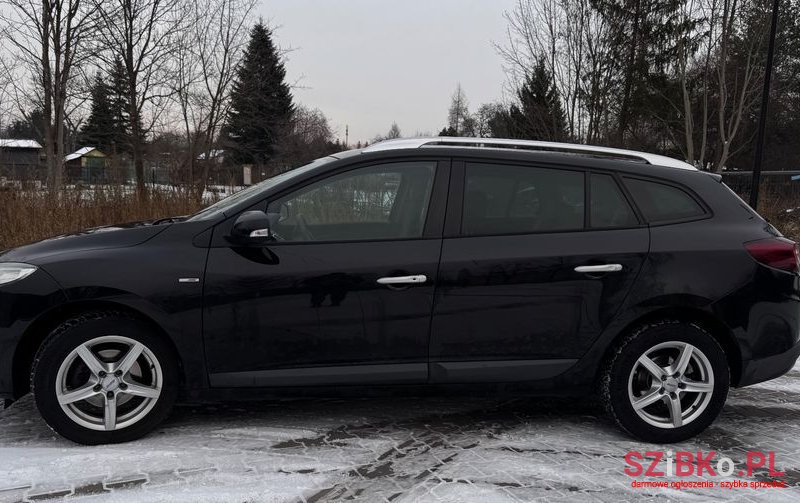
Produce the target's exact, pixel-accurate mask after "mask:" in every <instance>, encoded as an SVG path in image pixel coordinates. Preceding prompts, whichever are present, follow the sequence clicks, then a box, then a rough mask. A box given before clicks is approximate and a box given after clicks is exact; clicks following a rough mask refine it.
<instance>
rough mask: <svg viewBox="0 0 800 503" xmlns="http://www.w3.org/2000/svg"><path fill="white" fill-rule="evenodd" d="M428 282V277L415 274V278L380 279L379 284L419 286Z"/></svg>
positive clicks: (395, 277)
mask: <svg viewBox="0 0 800 503" xmlns="http://www.w3.org/2000/svg"><path fill="white" fill-rule="evenodd" d="M426 281H428V277H427V276H425V275H424V274H415V275H413V276H387V277H385V278H378V284H381V285H419V284H421V283H425V282H426Z"/></svg>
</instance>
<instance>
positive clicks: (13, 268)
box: [0, 262, 36, 285]
mask: <svg viewBox="0 0 800 503" xmlns="http://www.w3.org/2000/svg"><path fill="white" fill-rule="evenodd" d="M35 270H36V266H35V265H30V264H20V263H19V262H0V285H5V284H6V283H11V282H12V281H17V280H18V279H22V278H27V277H28V276H30V275H31V274H33V272H34V271H35Z"/></svg>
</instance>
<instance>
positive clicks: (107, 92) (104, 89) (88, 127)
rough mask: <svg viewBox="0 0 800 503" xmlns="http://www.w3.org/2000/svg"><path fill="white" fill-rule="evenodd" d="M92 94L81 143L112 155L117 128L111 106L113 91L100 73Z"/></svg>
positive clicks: (91, 91) (96, 78)
mask: <svg viewBox="0 0 800 503" xmlns="http://www.w3.org/2000/svg"><path fill="white" fill-rule="evenodd" d="M90 94H91V111H90V112H89V119H88V120H87V121H86V124H85V125H84V126H83V128H82V129H81V133H80V143H81V144H82V146H92V147H95V148H98V149H100V150H101V151H103V152H105V153H108V154H110V153H112V145H113V144H114V141H115V131H116V128H117V122H116V118H115V117H114V110H113V107H112V105H111V103H112V94H113V90H112V89H111V86H109V85H108V83H107V82H106V80H105V79H104V78H103V76H102V75H101V74H100V73H99V72H98V73H97V75H95V78H94V83H93V84H92V88H91V90H90Z"/></svg>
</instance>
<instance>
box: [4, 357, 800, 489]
mask: <svg viewBox="0 0 800 503" xmlns="http://www.w3.org/2000/svg"><path fill="white" fill-rule="evenodd" d="M671 448H672V449H674V450H675V451H681V450H682V451H694V452H696V451H704V452H708V451H712V450H713V451H717V453H718V456H724V457H729V458H731V459H733V460H734V461H735V462H736V463H737V470H738V468H739V467H742V466H743V462H744V460H745V457H746V452H747V451H774V452H775V459H776V463H775V464H776V468H777V469H778V470H780V471H784V472H785V475H784V476H782V477H778V479H779V480H782V481H783V482H785V483H786V484H787V485H788V486H789V487H788V488H758V489H752V488H746V489H727V488H721V487H715V488H712V489H696V488H692V489H680V490H679V489H672V488H634V487H632V486H631V483H632V482H633V481H634V480H637V481H648V480H649V481H659V480H660V481H668V482H674V481H679V480H691V481H696V480H704V479H701V478H698V477H695V476H692V477H676V476H673V477H661V478H648V477H636V478H632V477H629V476H627V475H625V473H624V472H623V470H624V469H625V467H626V466H627V465H626V464H625V460H624V456H625V454H626V453H627V452H628V451H664V450H666V447H664V446H655V445H650V444H642V443H640V442H636V441H633V440H631V439H629V438H627V437H625V436H624V435H622V434H621V433H620V432H619V431H617V429H616V428H614V427H613V426H612V425H610V424H608V423H607V422H606V421H605V420H603V419H598V418H597V417H596V412H595V410H594V409H593V408H592V407H591V406H588V405H570V404H569V403H568V402H564V401H551V400H532V399H516V400H502V401H501V400H490V399H469V398H452V399H449V398H420V399H411V398H401V399H397V398H394V399H370V400H366V399H365V400H325V401H294V402H270V403H260V404H225V405H219V406H213V407H212V406H205V407H200V408H197V407H181V408H179V409H178V410H177V411H176V413H175V414H174V415H173V417H172V419H171V420H170V421H169V422H168V423H166V424H165V425H163V426H162V427H161V428H160V429H159V430H158V431H157V432H156V433H154V434H152V435H150V436H148V437H146V438H145V439H143V440H140V441H137V442H133V443H129V444H124V445H119V446H111V447H81V446H77V445H75V444H72V443H70V442H68V441H65V440H63V439H61V438H59V437H57V436H55V435H54V434H53V433H52V432H51V431H50V430H49V429H48V427H47V426H46V425H45V424H44V423H43V422H42V420H41V419H40V418H39V416H38V414H37V412H36V411H35V408H34V406H33V403H32V400H31V399H30V397H26V398H24V399H23V400H21V401H19V402H17V403H16V404H14V405H13V406H12V407H11V408H10V409H8V410H5V411H2V412H0V502H6V501H8V502H16V501H37V500H43V499H45V500H49V501H52V500H59V499H67V500H69V501H75V500H79V501H120V502H121V501H126V502H127V501H169V502H170V503H174V502H179V501H186V502H207V501H225V502H228V501H230V502H244V501H254V502H262V501H264V502H269V501H288V502H295V501H298V502H299V501H305V502H323V501H347V500H357V501H370V502H371V501H393V502H411V501H452V502H457V501H480V502H494V501H498V502H504V501H533V500H536V499H539V500H542V501H545V500H546V501H565V502H566V501H569V502H574V501H609V502H611V501H628V500H630V501H670V500H689V501H706V500H708V499H710V498H715V499H720V500H735V501H767V500H768V501H770V503H778V502H782V501H786V502H789V501H799V500H800V365H798V366H796V367H795V368H794V370H793V371H792V372H790V373H789V374H788V375H787V376H785V377H783V378H781V379H778V380H776V381H772V382H769V383H765V384H761V385H757V386H753V387H750V388H745V389H741V390H734V391H733V392H732V393H731V396H730V397H729V399H728V404H727V406H726V407H725V409H724V411H723V413H722V416H721V417H720V419H719V420H718V421H717V422H716V423H715V425H713V426H712V427H711V428H710V429H709V430H708V431H706V432H705V433H704V434H703V435H702V436H700V437H698V438H696V439H694V440H693V441H690V442H684V443H682V444H676V445H673V446H671ZM664 466H665V465H662V468H663V467H664ZM773 478H774V477H769V476H768V475H767V473H766V471H765V470H759V471H757V472H755V473H753V475H752V476H750V477H748V476H746V475H745V476H743V477H738V476H737V477H733V478H724V477H707V478H705V480H711V481H714V482H716V483H717V484H719V482H720V481H734V480H744V481H747V482H754V481H766V480H771V479H773Z"/></svg>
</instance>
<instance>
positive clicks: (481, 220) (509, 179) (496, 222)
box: [461, 164, 584, 236]
mask: <svg viewBox="0 0 800 503" xmlns="http://www.w3.org/2000/svg"><path fill="white" fill-rule="evenodd" d="M583 185H584V174H583V172H580V171H568V170H560V169H547V168H533V167H528V166H510V165H508V166H506V165H493V164H468V165H467V167H466V180H465V187H464V210H463V214H462V221H461V231H462V234H464V235H468V236H475V235H492V234H524V233H533V232H554V231H567V230H578V229H582V228H583V225H584V222H583V220H584V187H583Z"/></svg>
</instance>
